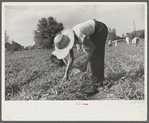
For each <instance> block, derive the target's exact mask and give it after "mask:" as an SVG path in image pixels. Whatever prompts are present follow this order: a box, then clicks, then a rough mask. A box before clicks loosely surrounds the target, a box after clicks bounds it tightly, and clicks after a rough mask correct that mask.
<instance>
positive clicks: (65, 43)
mask: <svg viewBox="0 0 149 123" xmlns="http://www.w3.org/2000/svg"><path fill="white" fill-rule="evenodd" d="M107 34H108V29H107V26H106V25H105V24H104V23H102V22H99V21H96V20H95V19H94V20H89V21H86V22H84V23H80V24H78V25H76V26H74V27H73V28H72V29H64V30H62V31H61V33H60V34H58V35H57V36H56V37H55V39H54V43H55V55H56V56H57V58H58V59H64V58H65V57H66V56H67V55H69V59H68V64H67V68H66V71H65V75H64V77H63V80H68V79H69V70H70V67H71V66H72V63H73V61H74V53H73V47H74V46H75V45H80V47H81V45H83V46H84V47H89V50H88V57H87V59H86V61H85V62H84V63H83V64H82V65H81V66H82V70H81V71H82V72H85V71H86V70H87V64H88V62H90V65H91V70H92V84H91V86H90V88H89V89H87V90H85V92H84V93H86V94H89V95H91V94H95V93H98V90H97V88H98V87H99V86H103V80H104V55H105V42H106V39H107Z"/></svg>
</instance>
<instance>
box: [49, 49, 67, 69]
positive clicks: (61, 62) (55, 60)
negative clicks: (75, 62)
mask: <svg viewBox="0 0 149 123" xmlns="http://www.w3.org/2000/svg"><path fill="white" fill-rule="evenodd" d="M50 61H51V62H52V63H54V64H56V65H58V66H59V67H63V66H65V65H67V63H66V61H65V60H62V59H58V58H57V57H56V55H55V51H54V52H53V53H52V55H51V56H50Z"/></svg>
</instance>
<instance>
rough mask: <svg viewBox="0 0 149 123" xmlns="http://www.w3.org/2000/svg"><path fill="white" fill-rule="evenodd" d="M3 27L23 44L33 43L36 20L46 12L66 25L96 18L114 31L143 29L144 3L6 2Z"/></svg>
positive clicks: (69, 25) (45, 15) (11, 36)
mask: <svg viewBox="0 0 149 123" xmlns="http://www.w3.org/2000/svg"><path fill="white" fill-rule="evenodd" d="M4 12H5V14H4V17H5V21H4V22H5V28H4V30H5V29H6V31H7V34H8V35H9V37H10V40H14V41H16V42H18V43H19V44H21V45H22V46H28V45H33V44H35V42H34V40H33V30H36V28H37V23H38V20H40V19H41V18H43V17H45V18H48V17H49V16H52V17H54V18H55V19H56V20H57V21H58V22H61V23H63V25H64V27H65V28H72V27H73V26H74V25H76V24H78V23H81V22H84V21H87V20H89V19H96V20H99V21H102V22H104V23H105V24H106V25H107V26H108V27H110V28H116V33H117V35H119V36H121V35H122V34H123V33H127V32H131V31H133V28H134V23H133V21H135V25H136V30H141V29H145V4H144V3H143V4H142V3H124V2H123V3H116V4H115V3H99V2H98V3H91V2H90V3H87V2H86V3H71V2H70V3H65V2H64V3H35V2H34V3H21V4H20V3H14V2H13V4H12V3H10V4H9V3H8V4H6V5H5V11H4Z"/></svg>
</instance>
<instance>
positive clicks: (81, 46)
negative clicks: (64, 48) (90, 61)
mask: <svg viewBox="0 0 149 123" xmlns="http://www.w3.org/2000/svg"><path fill="white" fill-rule="evenodd" d="M76 47H77V53H79V52H80V50H82V51H83V52H86V50H85V47H84V46H83V45H78V44H76Z"/></svg>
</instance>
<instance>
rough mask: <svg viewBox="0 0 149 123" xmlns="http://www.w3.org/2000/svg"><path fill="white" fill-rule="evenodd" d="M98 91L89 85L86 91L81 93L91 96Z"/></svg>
mask: <svg viewBox="0 0 149 123" xmlns="http://www.w3.org/2000/svg"><path fill="white" fill-rule="evenodd" d="M98 92H99V91H98V90H97V87H96V86H95V85H94V86H93V85H91V87H90V88H89V89H87V90H85V91H84V92H83V93H84V94H87V95H89V96H90V95H93V94H97V93H98Z"/></svg>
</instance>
